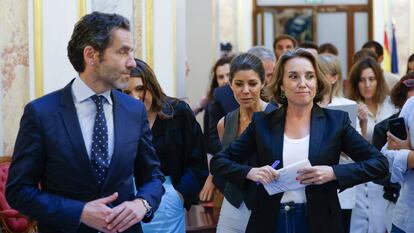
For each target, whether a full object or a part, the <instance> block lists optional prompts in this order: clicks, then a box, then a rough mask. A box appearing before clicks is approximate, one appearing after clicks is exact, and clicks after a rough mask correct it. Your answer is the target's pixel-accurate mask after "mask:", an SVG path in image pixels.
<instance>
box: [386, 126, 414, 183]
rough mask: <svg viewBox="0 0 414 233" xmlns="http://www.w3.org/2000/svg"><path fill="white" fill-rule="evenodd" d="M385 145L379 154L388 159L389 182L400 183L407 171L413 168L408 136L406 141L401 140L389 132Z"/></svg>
mask: <svg viewBox="0 0 414 233" xmlns="http://www.w3.org/2000/svg"><path fill="white" fill-rule="evenodd" d="M387 135H388V137H387V143H386V144H385V145H384V147H383V148H382V150H381V152H382V153H383V154H384V155H385V156H386V157H387V158H388V161H389V163H390V172H391V181H392V182H402V181H404V176H405V174H406V172H407V170H408V169H412V168H413V167H414V164H413V158H414V152H413V150H412V149H411V145H410V134H409V133H407V135H408V137H407V139H406V140H401V139H399V138H397V137H395V136H394V135H392V134H391V133H390V132H387Z"/></svg>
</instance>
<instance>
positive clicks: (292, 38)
mask: <svg viewBox="0 0 414 233" xmlns="http://www.w3.org/2000/svg"><path fill="white" fill-rule="evenodd" d="M281 40H290V41H292V44H293V47H294V48H296V46H297V45H298V41H297V40H296V39H295V38H294V37H293V36H290V35H287V34H281V35H279V36H277V37H275V40H274V41H273V49H275V50H276V44H277V43H279V41H281Z"/></svg>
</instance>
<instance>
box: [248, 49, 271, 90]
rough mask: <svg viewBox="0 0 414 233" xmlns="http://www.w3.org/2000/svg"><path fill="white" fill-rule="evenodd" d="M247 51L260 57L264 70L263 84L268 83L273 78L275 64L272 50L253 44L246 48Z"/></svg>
mask: <svg viewBox="0 0 414 233" xmlns="http://www.w3.org/2000/svg"><path fill="white" fill-rule="evenodd" d="M247 53H250V54H253V55H255V56H256V57H258V58H260V60H261V61H262V64H263V68H264V70H265V81H264V84H265V86H266V85H268V84H269V83H270V82H271V80H272V78H273V71H274V69H275V65H276V57H275V54H274V53H273V52H272V50H270V49H268V48H266V47H263V46H254V47H252V48H250V49H249V50H247Z"/></svg>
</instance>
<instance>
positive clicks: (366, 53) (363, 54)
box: [352, 49, 378, 65]
mask: <svg viewBox="0 0 414 233" xmlns="http://www.w3.org/2000/svg"><path fill="white" fill-rule="evenodd" d="M367 57H369V58H372V59H374V60H375V61H377V60H378V56H377V54H376V53H375V52H373V51H372V50H369V49H360V50H358V51H357V52H356V53H355V54H354V56H352V65H353V64H355V63H357V62H359V61H360V60H362V59H365V58H367Z"/></svg>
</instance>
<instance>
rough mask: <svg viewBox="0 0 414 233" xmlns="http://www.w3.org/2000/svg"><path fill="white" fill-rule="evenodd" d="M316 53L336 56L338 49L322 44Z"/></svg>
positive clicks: (331, 45)
mask: <svg viewBox="0 0 414 233" xmlns="http://www.w3.org/2000/svg"><path fill="white" fill-rule="evenodd" d="M318 53H319V54H322V53H329V54H332V55H335V56H338V48H336V46H335V45H333V44H331V43H324V44H321V45H320V46H319V49H318Z"/></svg>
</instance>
